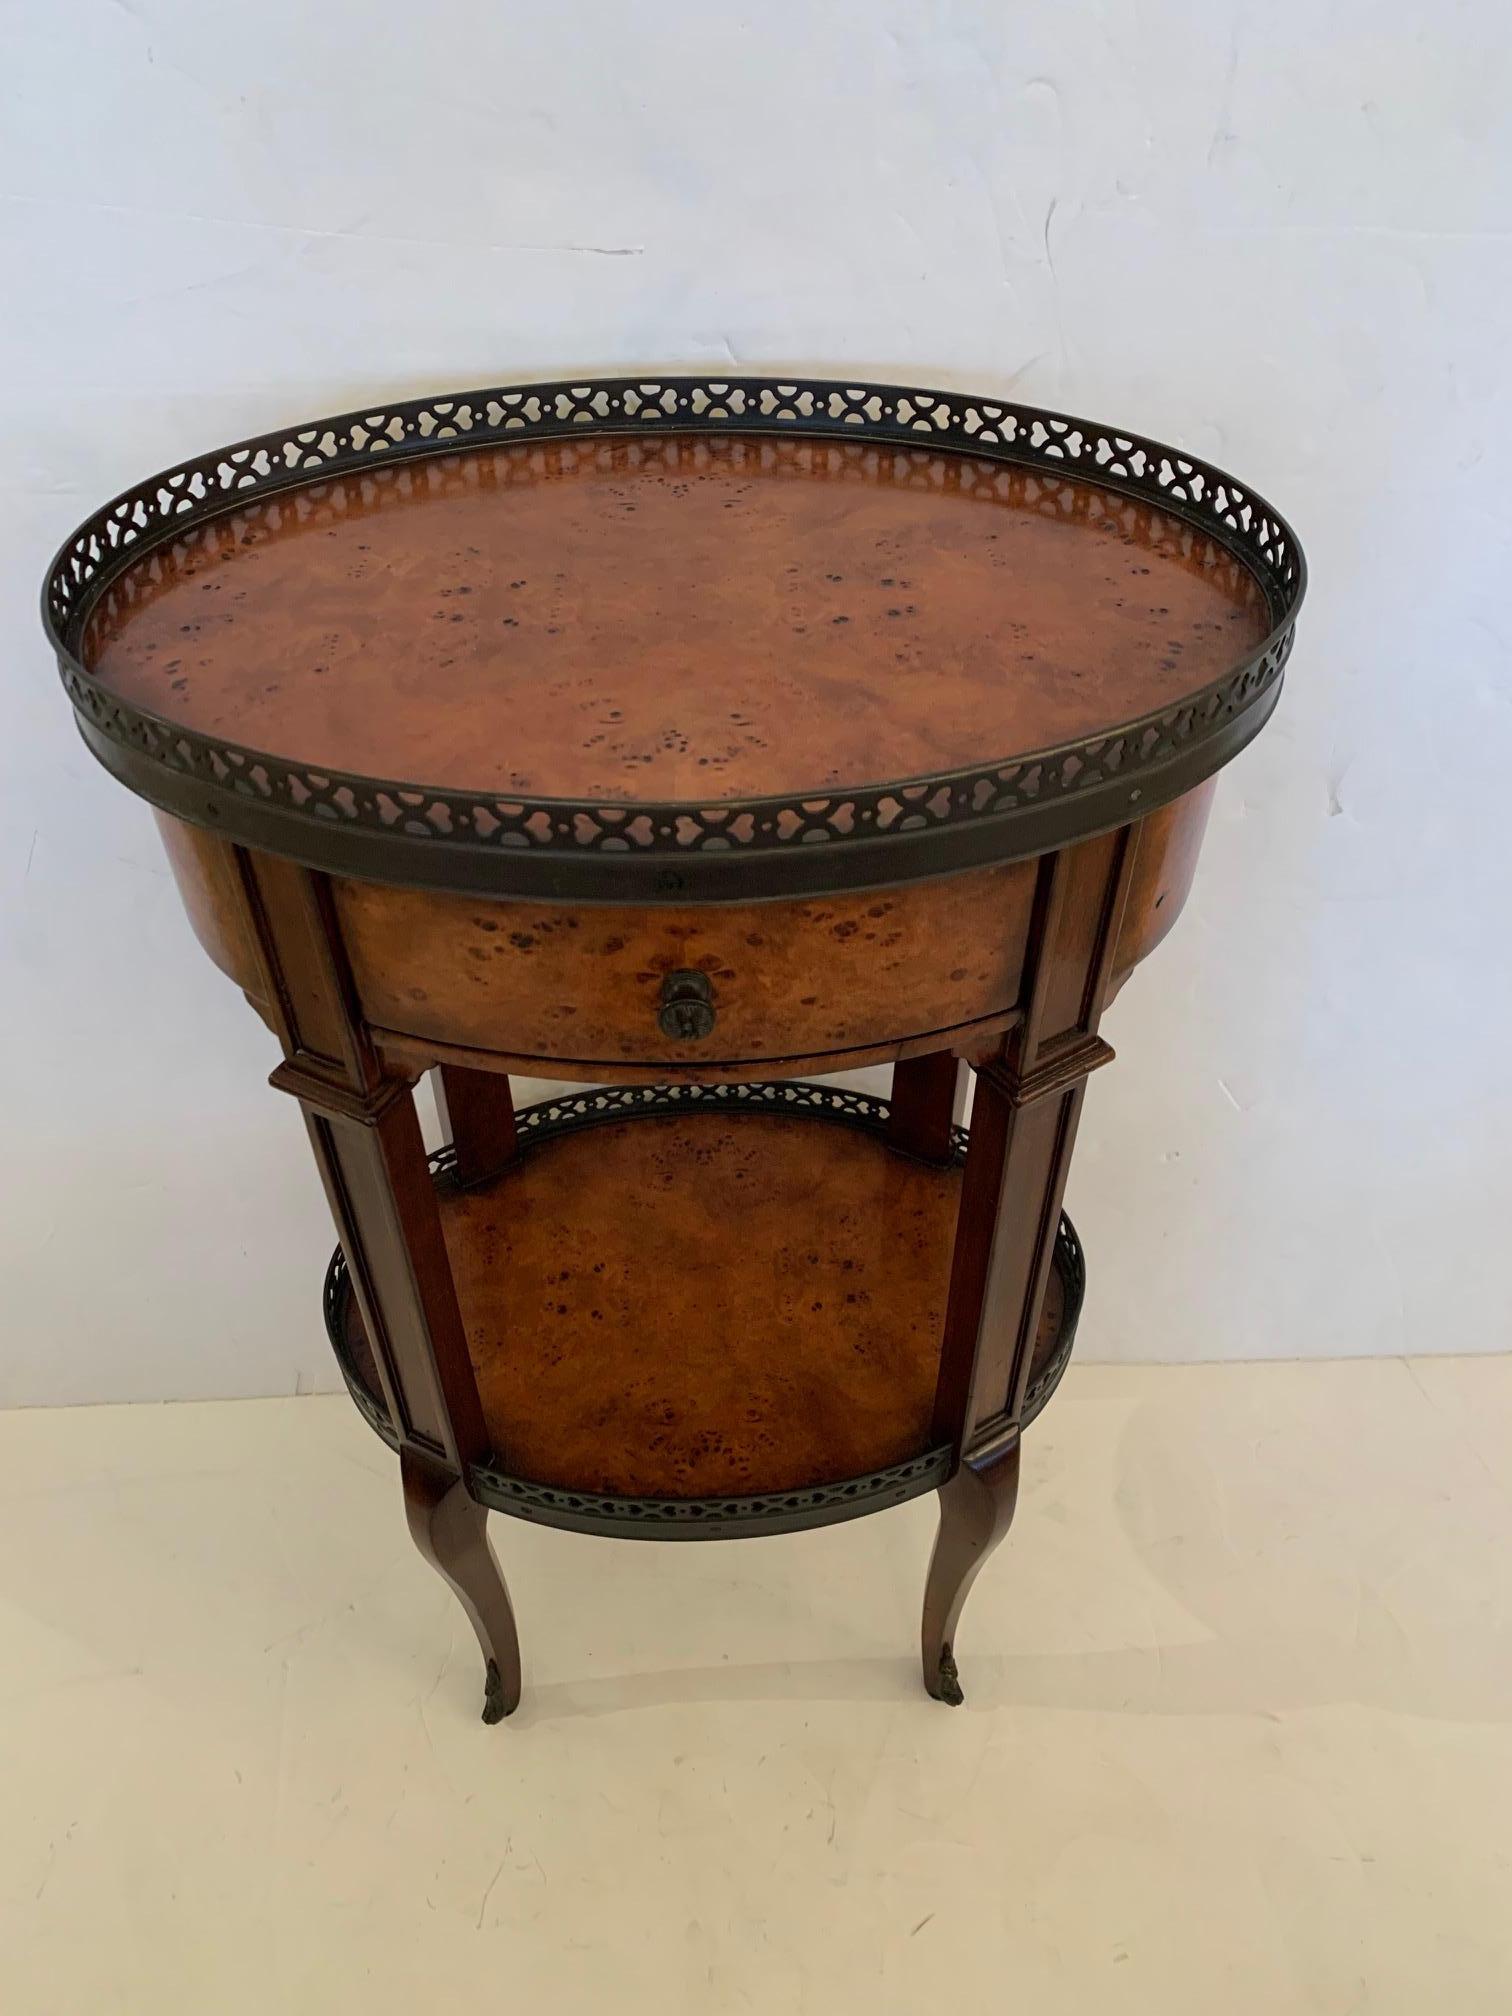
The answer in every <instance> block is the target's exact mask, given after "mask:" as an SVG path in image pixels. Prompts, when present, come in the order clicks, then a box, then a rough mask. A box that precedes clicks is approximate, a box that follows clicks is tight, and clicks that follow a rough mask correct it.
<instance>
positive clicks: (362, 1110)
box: [235, 847, 520, 1721]
mask: <svg viewBox="0 0 1512 2016" xmlns="http://www.w3.org/2000/svg"><path fill="white" fill-rule="evenodd" d="M235 852H236V858H237V865H238V869H239V872H240V876H241V886H242V890H243V894H244V897H245V901H246V909H247V920H248V924H249V927H250V934H251V937H252V940H253V942H254V944H255V945H256V947H257V951H258V956H259V960H260V962H261V966H262V970H263V981H264V988H265V995H266V999H267V1001H268V1003H269V1004H270V1007H271V1014H272V1020H273V1024H274V1027H275V1030H276V1032H277V1034H278V1037H279V1040H280V1042H281V1044H282V1046H283V1052H284V1061H283V1062H282V1063H281V1064H280V1065H279V1066H278V1068H277V1070H275V1071H274V1073H273V1076H272V1083H273V1084H274V1085H275V1086H276V1087H277V1088H278V1089H279V1090H280V1091H284V1092H288V1093H290V1094H292V1095H293V1096H294V1097H295V1098H296V1099H297V1100H298V1101H299V1104H300V1107H301V1110H302V1111H303V1113H304V1118H305V1125H306V1128H307V1129H308V1132H309V1136H310V1143H311V1146H312V1147H313V1149H314V1151H315V1160H316V1163H317V1165H318V1167H319V1169H320V1174H321V1179H322V1181H323V1182H324V1184H325V1191H326V1196H327V1199H328V1200H329V1202H330V1206H331V1213H332V1216H333V1217H334V1218H335V1221H336V1230H337V1235H338V1237H339V1238H340V1240H341V1246H342V1250H343V1252H344V1254H345V1256H346V1263H347V1271H348V1273H349V1275H350V1277H351V1282H352V1288H353V1292H354V1293H355V1294H356V1297H357V1302H358V1307H359V1308H360V1309H361V1311H362V1317H363V1321H364V1323H365V1324H366V1326H367V1334H368V1338H369V1340H370V1342H371V1344H372V1349H373V1357H374V1360H375V1362H376V1365H377V1368H378V1378H379V1383H380V1385H381V1386H382V1389H383V1398H384V1402H385V1404H386V1406H387V1408H388V1413H389V1419H390V1421H391V1422H392V1423H393V1425H394V1428H395V1430H396V1432H397V1434H398V1437H399V1445H400V1468H401V1473H402V1478H403V1483H404V1495H405V1504H406V1512H407V1516H408V1519H409V1525H410V1530H411V1532H412V1534H413V1535H414V1537H415V1540H416V1543H417V1544H418V1545H419V1547H420V1550H421V1552H422V1553H423V1554H425V1555H426V1557H427V1559H429V1560H430V1561H431V1562H432V1564H433V1565H434V1566H435V1567H436V1568H437V1569H438V1570H439V1571H440V1573H441V1574H442V1575H443V1576H444V1577H445V1578H446V1580H447V1581H448V1582H449V1583H450V1585H451V1586H452V1588H453V1589H454V1590H455V1592H456V1593H457V1595H458V1597H459V1599H460V1600H461V1602H462V1604H463V1607H464V1609H465V1610H466V1611H467V1613H468V1616H469V1619H470V1621H471V1622H472V1625H473V1628H474V1629H475V1631H476V1632H477V1635H478V1641H479V1644H480V1646H481V1648H482V1652H483V1658H484V1663H485V1669H486V1673H487V1681H486V1694H485V1706H484V1719H485V1720H486V1721H496V1720H498V1718H499V1716H500V1715H501V1714H507V1713H508V1712H509V1710H510V1709H511V1708H512V1707H514V1705H515V1703H516V1702H517V1701H518V1699H519V1694H520V1655H519V1645H518V1641H517V1638H516V1634H515V1628H514V1617H513V1612H512V1610H511V1608H510V1603H509V1595H508V1591H507V1589H506V1588H505V1585H504V1582H503V1578H502V1576H501V1575H500V1574H499V1570H498V1565H497V1563H496V1562H495V1561H494V1558H493V1554H492V1551H491V1549H490V1548H489V1545H488V1539H487V1533H486V1514H485V1512H484V1510H483V1507H482V1506H481V1505H479V1504H477V1503H476V1502H475V1501H474V1499H473V1498H472V1497H471V1495H470V1493H469V1490H468V1482H467V1480H468V1478H469V1476H470V1474H471V1470H472V1467H473V1465H474V1464H476V1463H479V1462H481V1461H482V1460H483V1459H484V1458H485V1457H487V1456H488V1455H489V1454H490V1449H489V1436H488V1431H487V1427H486V1425H485V1422H484V1419H483V1409H482V1403H481V1401H480V1400H479V1397H478V1387H477V1381H476V1378H475V1376H474V1373H473V1367H472V1361H471V1359H470V1357H469V1355H468V1350H467V1339H466V1335H465V1333H464V1330H463V1327H462V1315H461V1310H460V1309H459V1307H458V1304H457V1295H456V1288H455V1285H454V1283H453V1279H452V1271H451V1263H450V1261H449V1260H448V1258H447V1252H446V1242H445V1240H444V1238H443V1236H442V1230H441V1217H440V1212H439V1209H438V1206H437V1200H436V1190H435V1184H434V1182H433V1181H432V1178H431V1173H430V1167H429V1163H428V1161H427V1158H426V1153H425V1144H424V1141H423V1140H422V1138H421V1133H420V1122H419V1118H418V1116H417V1114H416V1112H415V1101H414V1093H413V1084H412V1081H411V1080H410V1079H409V1078H405V1077H396V1076H394V1075H393V1074H392V1073H390V1072H388V1071H386V1070H385V1069H384V1068H383V1067H382V1065H381V1064H380V1062H379V1059H378V1056H377V1053H376V1051H375V1049H374V1046H373V1044H372V1041H371V1039H370V1037H369V1034H368V1030H367V1028H366V1025H365V1023H364V1021H363V1018H362V1014H361V1009H360V1006H359V1003H358V1001H357V997H356V990H355V988H354V986H353V984H352V979H351V974H350V971H349V968H348V965H347V960H346V955H345V951H344V948H343V945H342V940H341V929H340V924H339V920H338V918H337V916H336V913H335V909H334V906H333V904H332V900H331V892H330V888H329V885H328V883H327V881H326V878H325V877H324V876H323V875H320V874H318V873H316V872H315V871H313V870H311V869H308V868H304V867H301V866H299V865H298V864H296V863H294V862H291V861H285V860H282V859H279V858H276V857H273V856H270V855H265V854H260V853H254V852H252V851H251V850H249V849H246V848H240V847H239V848H237V849H236V850H235ZM506 1097H507V1093H506Z"/></svg>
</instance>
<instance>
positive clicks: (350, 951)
mask: <svg viewBox="0 0 1512 2016" xmlns="http://www.w3.org/2000/svg"><path fill="white" fill-rule="evenodd" d="M334 894H335V900H336V910H337V914H338V916H339V917H340V919H341V928H342V936H343V939H344V941H345V944H346V949H347V957H348V958H349V960H350V961H351V965H352V972H353V975H354V977H355V979H356V983H357V990H358V993H359V995H360V997H361V1000H362V1003H363V1008H364V1012H365V1013H366V1014H367V1015H368V1017H369V1018H370V1019H371V1020H372V1021H373V1022H375V1023H377V1024H378V1025H379V1026H380V1027H382V1028H385V1029H396V1030H403V1031H405V1032H407V1033H409V1034H413V1035H417V1036H420V1037H430V1038H433V1039H434V1040H436V1041H438V1042H449V1043H456V1044H462V1045H466V1046H468V1047H470V1048H476V1049H480V1050H502V1051H507V1052H509V1053H512V1054H514V1055H526V1056H533V1057H543V1058H544V1057H555V1058H562V1059H576V1060H579V1061H585V1060H587V1061H593V1060H598V1061H602V1062H604V1063H605V1064H614V1063H621V1064H629V1063H645V1062H650V1061H652V1060H655V1061H657V1062H659V1063H664V1064H694V1065H696V1064H705V1063H714V1062H718V1061H727V1062H738V1061H743V1060H752V1061H761V1060H765V1059H767V1058H776V1057H784V1056H796V1055H802V1054H804V1053H822V1052H824V1051H829V1050H846V1049H856V1048H860V1047H862V1046H864V1045H867V1044H872V1043H880V1042H885V1041H887V1040H888V1039H890V1038H892V1037H895V1036H898V1035H910V1034H915V1033H920V1032H927V1031H930V1030H935V1029H946V1028H951V1027H954V1026H955V1025H957V1024H960V1023H963V1022H970V1021H974V1020H977V1019H978V1018H981V1017H984V1016H989V1015H994V1014H998V1013H1000V1012H1001V1011H1003V1010H1005V1009H1008V1008H1011V1007H1012V1006H1013V1004H1014V1001H1015V1000H1016V998H1017V994H1018V982H1019V973H1020V970H1021V967H1022V964H1023V956H1024V936H1025V932H1026V930H1027V928H1028V921H1029V910H1030V906H1031V904H1032V902H1033V900H1034V867H1033V864H1032V863H1027V862H1014V863H1010V864H1008V865H1006V866H1004V867H1001V868H987V869H981V870H978V871H976V872H974V873H971V874H966V875H956V876H950V877H947V878H942V879H941V880H940V881H937V882H918V883H912V884H906V885H904V886H902V887H900V888H895V889H872V890H864V891H861V892H860V893H857V894H851V895H845V896H831V897H822V898H816V899H814V900H812V901H808V902H785V903H745V904H709V903H705V904H697V905H694V904H689V905H687V906H686V907H683V908H671V907H666V908H663V907H660V906H659V907H657V908H656V909H651V910H636V911H631V912H627V911H625V910H621V909H616V908H611V907H605V906H600V907H598V908H594V907H593V906H590V905H577V906H574V907H571V908H560V907H557V906H554V905H552V904H547V903H503V902H487V901H479V900H476V899H470V898H467V897H463V896H443V895H437V894H432V893H431V892H429V891H425V890H408V889H389V888H382V887H379V886H378V885H377V884H374V883H365V882H348V881H341V882H337V883H336V884H335V885H334ZM679 970H693V971H697V972H700V973H704V974H706V975H707V976H708V978H709V981H710V983H711V986H712V990H713V1000H714V1006H715V1016H716V1019H715V1026H714V1029H713V1031H712V1033H711V1034H710V1035H709V1036H707V1037H705V1038H703V1039H702V1040H700V1041H698V1042H693V1043H680V1042H677V1041H675V1040H673V1039H670V1038H668V1037H667V1036H665V1035H663V1034H662V1032H661V1030H660V1029H659V1028H658V1026H657V1009H658V1005H659V1002H660V999H661V987H662V982H663V980H664V979H665V977H666V976H667V974H669V973H672V972H677V971H679Z"/></svg>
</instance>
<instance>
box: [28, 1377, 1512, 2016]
mask: <svg viewBox="0 0 1512 2016" xmlns="http://www.w3.org/2000/svg"><path fill="white" fill-rule="evenodd" d="M1025 1474H1026V1489H1025V1492H1024V1494H1023V1498H1022V1499H1021V1503H1020V1509H1019V1517H1018V1523H1017V1526H1016V1528H1015V1531H1014V1533H1013V1535H1012V1536H1011V1538H1010V1539H1009V1541H1008V1542H1007V1544H1006V1545H1005V1547H1004V1548H1003V1550H1002V1551H1001V1552H1000V1553H999V1555H998V1556H997V1558H996V1559H995V1561H994V1562H993V1564H992V1567H991V1568H990V1569H989V1571H988V1572H987V1574H986V1575H985V1576H984V1577H983V1579H982V1581H981V1582H980V1583H979V1584H978V1587H977V1591H976V1594H975V1596H974V1598H973V1601H972V1606H971V1608H970V1609H969V1611H968V1613H967V1624H966V1627H965V1629H964V1630H963V1633H962V1642H961V1658H962V1670H963V1677H964V1680H965V1684H966V1688H967V1693H968V1701H967V1705H966V1707H965V1708H963V1709H959V1710H956V1711H954V1712H952V1711H950V1710H948V1709H945V1708H942V1707H938V1706H936V1705H935V1704H933V1703H931V1702H930V1701H928V1700H926V1699H925V1697H924V1696H923V1694H922V1693H921V1692H920V1690H919V1687H918V1683H917V1680H916V1678H915V1669H914V1662H913V1650H912V1638H913V1632H914V1628H915V1619H916V1606H917V1601H918V1595H919V1587H920V1580H921V1576H922V1572H923V1565H924V1559H925V1556H926V1553H927V1550H928V1545H929V1537H930V1529H931V1524H932V1519H931V1511H932V1504H931V1503H924V1504H918V1505H914V1506H909V1507H905V1508H901V1509H899V1510H897V1511H893V1512H890V1513H887V1514H885V1515H882V1516H879V1517H877V1518H874V1519H870V1520H865V1521H862V1522H860V1523H858V1524H856V1525H853V1526H849V1527H838V1528H835V1529H833V1530H831V1531H829V1532H826V1533H817V1534H807V1535H800V1536H797V1537H794V1538H790V1539H778V1540H756V1541H745V1542H742V1543H740V1544H739V1545H734V1546H698V1545H692V1546H670V1545H668V1546H659V1547H652V1546H646V1545H643V1544H641V1545H638V1544H635V1543H631V1542H615V1543H609V1542H603V1541H594V1540H588V1539H579V1538H575V1537H572V1536H567V1535H562V1534H554V1533H548V1532H542V1531H537V1530H535V1529H532V1528H530V1527H524V1526H517V1525H515V1524H513V1523H512V1522H509V1521H505V1520H495V1521H494V1537H495V1543H496V1545H497V1546H498V1548H499V1550H500V1552H501V1554H502V1555H503V1557H504V1558H505V1561H506V1564H507V1567H508V1571H509V1574H510V1579H511V1582H512V1584H513V1590H514V1596H515V1603H516V1608H517V1610H518V1612H519V1616H520V1622H521V1630H522V1634H523V1637H524V1644H525V1659H526V1696H525V1701H524V1704H523V1706H522V1708H521V1710H520V1712H519V1713H518V1715H516V1716H515V1717H514V1719H513V1720H512V1721H510V1722H508V1723H505V1724H504V1725H503V1726H502V1727H500V1728H497V1729H486V1728H484V1727H483V1725H482V1724H481V1723H480V1722H479V1721H478V1720H477V1709H478V1705H479V1704H478V1696H479V1674H478V1666H477V1659H476V1654H475V1650H474V1647H473V1644H472V1642H471V1639H470V1635H469V1633H468V1631H467V1627H466V1625H465V1623H464V1622H463V1620H462V1618H461V1616H460V1613H458V1612H456V1611H455V1610H454V1608H453V1605H452V1603H451V1601H450V1599H449V1597H448V1596H447V1594H446V1592H445V1591H444V1589H443V1588H442V1586H441V1584H440V1583H439V1581H437V1580H436V1579H435V1578H434V1577H433V1576H432V1575H431V1574H430V1572H429V1571H428V1570H427V1569H425V1568H424V1567H423V1566H422V1565H421V1563H420V1561H419V1558H418V1556H416V1555H415V1554H414V1553H413V1552H412V1550H411V1547H410V1543H409V1541H408V1539H407V1537H406V1535H405V1532H404V1527H403V1520H402V1516H401V1512H400V1506H399V1494H398V1485H397V1480H396V1477H395V1474H394V1465H393V1462H392V1459H391V1458H390V1457H389V1456H388V1453H387V1452H386V1451H385V1450H384V1449H383V1448H382V1447H381V1445H379V1444H378V1443H377V1442H375V1441H374V1440H373V1439H372V1438H371V1436H370V1435H369V1434H368V1432H367V1430H366V1429H365V1428H364V1427H363V1426H362V1424H361V1423H360V1422H359V1420H358V1419H357V1417H356V1415H355V1414H354V1413H353V1412H352V1410H351V1409H350V1407H349V1406H348V1405H347V1403H346V1402H345V1401H344V1400H335V1401H333V1400H310V1399H306V1400H290V1401H279V1402H269V1403H243V1404H230V1405H219V1406H180V1407H165V1408H130V1409H85V1410H75V1411H69V1412H59V1413H31V1414H11V1415H5V1416H0V1480H3V1481H0V1492H3V1496H4V1508H3V1513H4V1516H3V1519H0V2008H3V2010H4V2011H5V2012H6V2016H44V2012H45V2016H53V2012H60V2016H61V2012H67V2016H84V2012H87V2016H111V2012H116V2011H127V2010H129V2011H132V2012H138V2011H140V2012H148V2011H150V2012H153V2016H166V2012H178V2011H185V2012H191V2011H192V2012H194V2016H242V2012H247V2016H253V2012H255V2016H270V2012H275V2011H276V2012H297V2016H303V2012H306V2011H309V2012H316V2011H319V2012H322V2016H326V2012H344V2011H347V2010H352V2011H361V2012H363V2016H381V2012H386V2011H390V2010H393V2011H399V2010H403V2011H405V2012H413V2011H415V2010H445V2009H449V2008H468V2009H472V2010H485V2009H493V2008H510V2009H516V2008H535V2009H538V2010H542V2011H549V2012H550V2016H578V2012H590V2011H591V2012H595V2016H598V2012H604V2011H613V2012H615V2016H633V2012H636V2011H639V2010H652V2009H654V2010H656V2011H658V2012H660V2016H677V2012H683V2011H688V2012H693V2011H698V2012H723V2011H742V2010H758V2011H762V2012H772V2016H779V2012H780V2016H807V2012H810V2011H813V2012H821V2011H822V2012H825V2016H834V2012H837V2011H839V2012H849V2011H852V2010H855V2011H865V2012H867V2016H878V2012H893V2011H899V2012H901V2011H908V2012H911V2016H912V2012H917V2011H920V2010H926V2009H929V2010H936V2009H940V2008H941V2007H942V2006H943V2007H949V2006H950V2005H952V2004H960V2005H962V2006H967V2005H975V2006H986V2007H991V2008H993V2009H1004V2008H1013V2009H1022V2010H1025V2011H1030V2012H1033V2016H1056V2012H1060V2011H1068V2012H1069V2011H1076V2012H1092V2011H1096V2012H1098V2016H1103V2012H1125V2011H1146V2010H1148V2011H1160V2012H1161V2016H1175V2012H1181V2011H1186V2010H1192V2011H1201V2012H1203V2016H1247V2012H1250V2011H1254V2012H1262V2011H1263V2012H1265V2016H1276V2012H1278V2011H1286V2012H1293V2011H1314V2010H1316V2011H1326V2012H1329V2016H1346V2012H1349V2016H1354V2012H1376V2011H1393V2012H1394V2011H1401V2012H1403V2016H1409V2012H1410V2016H1422V2012H1423V2011H1424V2010H1427V2009H1433V2010H1443V2011H1449V2012H1454V2016H1472V2012H1479V2011H1487V2012H1490V2011H1497V2012H1504V2011H1506V2010H1508V2009H1509V2008H1512V1726H1509V1722H1512V1600H1509V1578H1508V1575H1507V1572H1506V1565H1505V1563H1506V1542H1507V1535H1508V1531H1509V1526H1512V1519H1509V1514H1512V1358H1501V1359H1481V1360H1448V1361H1446V1360H1437V1361H1415V1362H1412V1363H1410V1364H1408V1363H1402V1362H1400V1361H1391V1362H1375V1363H1355V1364H1329V1365H1312V1366H1300V1365H1264V1366H1261V1365H1255V1366H1237V1367H1221V1368H1220V1367H1187V1368H1171V1369H1159V1368H1150V1369H1144V1370H1137V1371H1134V1370H1127V1369H1096V1368H1088V1369H1085V1370H1082V1369H1077V1370H1073V1372H1072V1373H1071V1374H1070V1376H1069V1378H1068V1380H1067V1382H1066V1385H1065V1387H1064V1388H1063V1390H1062V1392H1061V1394H1060V1395H1059V1396H1058V1397H1057V1400H1056V1402H1055V1403H1054V1405H1053V1406H1052V1408H1051V1409H1050V1411H1049V1413H1048V1414H1047V1415H1046V1416H1045V1418H1044V1420H1043V1421H1042V1422H1041V1423H1040V1424H1039V1427H1038V1428H1037V1429H1036V1431H1035V1432H1034V1433H1033V1435H1032V1438H1031V1441H1030V1445H1029V1449H1028V1453H1027V1456H1026V1463H1025Z"/></svg>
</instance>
